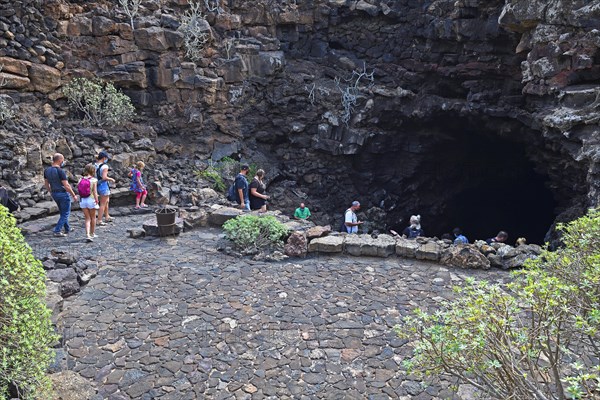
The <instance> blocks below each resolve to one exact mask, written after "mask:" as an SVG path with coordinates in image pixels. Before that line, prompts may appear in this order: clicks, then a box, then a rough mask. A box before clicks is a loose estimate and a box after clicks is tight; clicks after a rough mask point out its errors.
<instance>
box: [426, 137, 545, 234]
mask: <svg viewBox="0 0 600 400" xmlns="http://www.w3.org/2000/svg"><path fill="white" fill-rule="evenodd" d="M435 150H437V154H438V157H439V159H441V160H445V162H444V163H443V166H444V168H454V169H456V170H455V171H451V172H449V173H447V174H445V173H443V172H442V177H445V180H446V185H448V186H451V185H455V186H456V187H455V188H448V192H449V194H450V196H449V198H448V199H447V200H446V204H445V207H444V208H443V213H444V214H443V215H432V216H431V217H432V220H431V222H435V221H436V219H437V220H439V224H436V226H432V229H431V233H432V234H436V235H441V234H443V233H446V232H451V231H452V229H453V228H454V227H457V226H458V227H461V229H462V230H463V231H464V232H465V234H466V235H467V237H468V238H469V239H470V240H471V241H473V240H475V239H485V238H489V237H493V236H495V234H496V233H497V232H498V231H499V230H505V231H507V232H508V233H509V235H510V237H509V241H510V242H511V243H514V241H515V240H516V239H517V238H518V237H525V238H527V240H528V242H529V243H539V244H541V243H543V242H544V238H545V236H546V233H547V232H548V229H549V228H550V226H551V225H552V223H553V222H554V219H555V217H556V208H557V202H556V200H555V196H554V194H553V193H552V191H551V190H550V189H549V188H548V180H549V178H548V177H547V176H545V175H543V174H542V173H539V172H537V171H536V169H535V165H534V163H533V162H532V161H531V160H530V159H529V157H528V156H527V151H526V148H525V147H524V146H523V145H522V144H520V143H517V142H511V141H508V140H506V139H503V138H501V137H499V136H493V135H482V134H481V133H479V134H476V133H475V132H469V131H463V132H460V133H457V132H455V133H454V134H453V135H452V140H450V141H447V142H444V143H441V144H440V145H438V146H436V148H434V152H435ZM437 166H438V167H440V165H439V164H438V165H437ZM424 214H427V213H426V212H425V213H424Z"/></svg>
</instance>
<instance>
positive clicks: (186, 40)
mask: <svg viewBox="0 0 600 400" xmlns="http://www.w3.org/2000/svg"><path fill="white" fill-rule="evenodd" d="M179 30H180V31H181V32H182V33H183V44H184V46H185V55H186V57H188V58H189V59H190V60H192V61H194V62H195V61H198V60H200V59H201V58H202V53H203V51H204V47H205V45H206V43H208V42H209V40H210V38H211V35H210V25H209V24H208V22H207V21H206V19H204V17H203V16H202V11H201V10H200V3H196V2H193V1H192V2H190V9H189V10H188V11H186V12H185V13H184V14H183V19H182V21H181V26H180V27H179Z"/></svg>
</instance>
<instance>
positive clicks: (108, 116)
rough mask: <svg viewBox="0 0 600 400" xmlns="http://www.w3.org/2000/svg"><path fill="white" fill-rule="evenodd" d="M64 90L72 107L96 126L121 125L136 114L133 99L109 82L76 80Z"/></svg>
mask: <svg viewBox="0 0 600 400" xmlns="http://www.w3.org/2000/svg"><path fill="white" fill-rule="evenodd" d="M62 90H63V94H64V95H65V96H66V97H67V99H68V101H69V104H70V105H71V107H72V108H73V109H75V110H76V111H78V112H81V113H82V114H83V115H84V120H85V121H87V122H88V123H90V124H91V125H94V126H104V125H116V124H120V123H123V122H125V121H129V120H130V119H132V118H133V116H134V114H135V108H134V107H133V104H132V103H131V99H130V98H129V97H127V96H126V95H125V94H123V93H121V92H119V91H118V90H117V89H116V88H115V87H114V85H113V84H112V83H109V82H106V83H105V82H102V81H96V80H89V79H86V78H75V79H73V80H72V81H70V82H69V83H67V84H66V85H65V86H63V89H62Z"/></svg>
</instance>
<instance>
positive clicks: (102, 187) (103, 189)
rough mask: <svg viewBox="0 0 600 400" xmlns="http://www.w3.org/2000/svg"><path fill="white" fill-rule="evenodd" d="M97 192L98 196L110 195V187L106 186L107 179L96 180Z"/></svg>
mask: <svg viewBox="0 0 600 400" xmlns="http://www.w3.org/2000/svg"><path fill="white" fill-rule="evenodd" d="M98 194H99V195H100V196H108V195H110V188H109V187H108V182H107V181H100V182H98Z"/></svg>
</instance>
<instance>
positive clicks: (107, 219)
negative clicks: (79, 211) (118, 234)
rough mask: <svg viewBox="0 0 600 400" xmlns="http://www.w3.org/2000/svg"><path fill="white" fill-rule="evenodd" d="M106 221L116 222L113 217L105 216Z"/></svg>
mask: <svg viewBox="0 0 600 400" xmlns="http://www.w3.org/2000/svg"><path fill="white" fill-rule="evenodd" d="M104 220H105V221H106V222H115V219H114V218H113V217H110V218H105V219H104Z"/></svg>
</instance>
